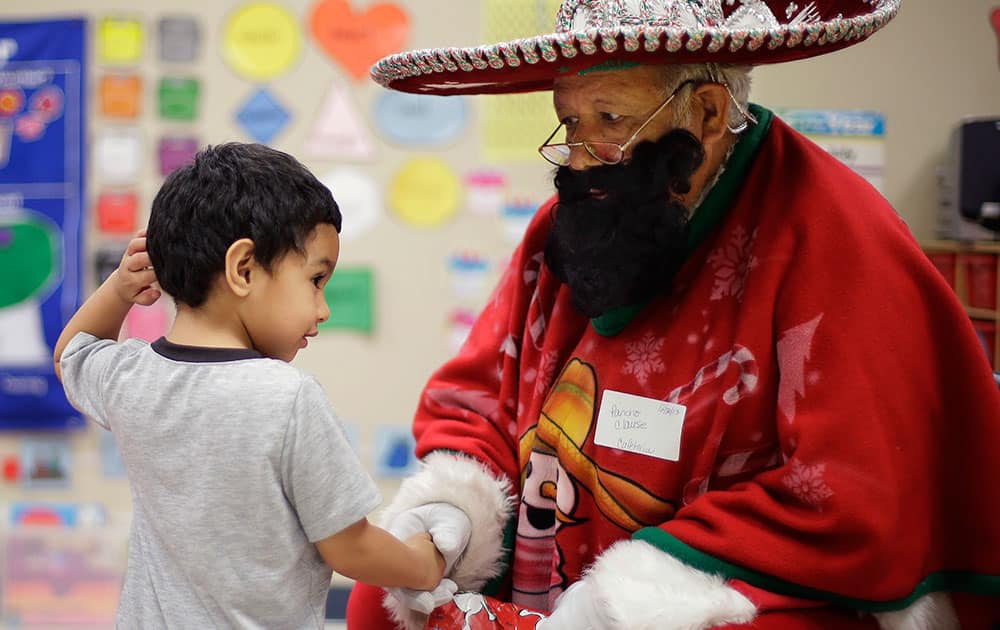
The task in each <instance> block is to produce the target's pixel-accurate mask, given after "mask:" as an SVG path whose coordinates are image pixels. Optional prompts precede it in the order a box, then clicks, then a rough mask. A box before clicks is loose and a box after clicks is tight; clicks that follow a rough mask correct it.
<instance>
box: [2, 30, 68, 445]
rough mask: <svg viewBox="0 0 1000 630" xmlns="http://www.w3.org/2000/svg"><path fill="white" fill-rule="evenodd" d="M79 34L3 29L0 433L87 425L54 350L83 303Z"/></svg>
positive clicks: (62, 31) (66, 31)
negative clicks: (60, 375) (67, 391)
mask: <svg viewBox="0 0 1000 630" xmlns="http://www.w3.org/2000/svg"><path fill="white" fill-rule="evenodd" d="M85 34H86V22H84V21H83V20H58V21H33V22H0V429H66V428H73V427H78V426H82V425H83V419H82V418H81V417H80V416H79V414H78V413H77V412H76V411H75V410H74V409H73V408H72V407H71V406H70V405H69V403H68V402H67V401H66V397H65V395H64V394H63V389H62V385H60V383H59V381H58V379H56V375H55V370H54V368H53V366H52V348H53V346H54V345H55V342H56V339H57V338H58V337H59V332H60V331H61V330H62V326H63V324H65V323H66V321H68V320H69V318H70V317H71V316H72V315H73V312H74V311H75V310H76V308H77V306H78V305H79V304H80V300H81V290H82V278H81V268H82V265H81V253H80V247H81V238H82V233H83V210H84V199H85V196H84V190H83V187H84V126H85V117H84V89H85V86H86V80H85V71H86V67H85V63H84V59H85V56H84V55H85V51H86V45H85Z"/></svg>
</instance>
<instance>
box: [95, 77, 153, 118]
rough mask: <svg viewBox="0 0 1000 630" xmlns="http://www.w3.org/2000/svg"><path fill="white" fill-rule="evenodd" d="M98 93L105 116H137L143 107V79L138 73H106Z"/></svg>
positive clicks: (102, 112)
mask: <svg viewBox="0 0 1000 630" xmlns="http://www.w3.org/2000/svg"><path fill="white" fill-rule="evenodd" d="M98 93H99V94H100V102H101V114H103V115H104V116H108V117H111V118H135V117H137V116H138V115H139V112H140V111H141V109H142V79H140V78H139V77H138V76H137V75H134V74H129V75H117V74H109V75H105V76H103V77H101V82H100V85H99V86H98Z"/></svg>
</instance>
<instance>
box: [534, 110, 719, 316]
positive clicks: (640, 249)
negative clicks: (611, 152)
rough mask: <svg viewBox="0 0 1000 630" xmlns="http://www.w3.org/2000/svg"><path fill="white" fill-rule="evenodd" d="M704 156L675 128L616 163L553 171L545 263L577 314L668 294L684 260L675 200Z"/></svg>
mask: <svg viewBox="0 0 1000 630" xmlns="http://www.w3.org/2000/svg"><path fill="white" fill-rule="evenodd" d="M704 156H705V154H704V149H703V147H702V145H701V143H700V142H699V141H698V139H697V138H695V137H694V136H693V135H692V134H691V133H690V132H688V131H686V130H683V129H675V130H673V131H671V132H670V133H668V134H666V135H665V136H663V137H662V138H660V139H659V140H657V141H655V142H643V143H641V144H639V145H637V146H636V147H635V149H634V150H633V151H632V157H631V159H630V160H628V161H627V162H623V163H621V164H616V165H613V166H605V165H601V166H595V167H592V168H588V169H586V170H583V171H574V170H572V169H570V168H569V167H567V166H561V167H559V169H558V170H557V171H556V175H555V186H556V189H557V191H558V193H559V201H558V203H557V204H556V207H555V220H554V223H553V226H552V231H551V232H550V233H549V236H548V241H547V242H546V244H545V262H546V264H547V265H548V266H549V269H551V270H552V273H554V274H555V276H556V277H557V278H559V279H560V280H561V281H562V282H564V283H565V284H567V285H568V286H569V288H570V292H571V295H572V301H573V306H574V307H575V308H576V309H577V310H578V311H579V312H580V313H582V314H583V315H585V316H587V317H597V316H598V315H602V314H604V313H607V312H608V311H610V310H612V309H614V308H618V307H621V306H628V305H634V304H641V303H643V302H645V301H646V300H648V299H650V298H652V297H654V296H657V295H668V294H669V293H670V291H671V290H672V286H673V278H674V275H675V274H676V273H677V271H678V270H679V269H680V266H681V264H682V263H683V262H684V258H685V256H686V254H687V239H688V211H687V208H686V207H685V206H684V205H683V204H682V203H681V202H680V201H679V199H678V198H679V196H681V195H684V194H686V193H688V192H690V190H691V175H692V173H694V172H695V170H697V168H698V166H700V165H701V163H702V161H703V160H704ZM595 191H596V192H597V193H598V194H597V196H595V194H594V193H595Z"/></svg>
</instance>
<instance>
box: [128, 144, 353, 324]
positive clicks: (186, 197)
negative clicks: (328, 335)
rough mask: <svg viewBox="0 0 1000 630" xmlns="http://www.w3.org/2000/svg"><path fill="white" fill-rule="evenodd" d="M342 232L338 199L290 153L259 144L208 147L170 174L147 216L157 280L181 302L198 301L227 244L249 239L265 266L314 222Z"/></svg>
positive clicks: (292, 247) (300, 243) (299, 245)
mask: <svg viewBox="0 0 1000 630" xmlns="http://www.w3.org/2000/svg"><path fill="white" fill-rule="evenodd" d="M323 223H326V224H331V225H333V226H334V227H335V228H336V229H337V231H338V232H340V224H341V216H340V209H339V208H338V207H337V202H336V201H334V199H333V195H332V194H331V193H330V191H329V189H327V187H326V186H324V185H323V184H321V183H320V182H319V180H317V179H316V177H315V176H313V174H312V173H310V172H309V170H308V169H306V167H305V166H303V165H302V164H300V163H299V161H298V160H296V159H295V158H294V157H292V156H290V155H288V154H287V153H282V152H281V151H277V150H275V149H272V148H270V147H267V146H264V145H261V144H246V143H240V142H230V143H226V144H220V145H216V146H209V147H207V148H205V149H204V150H202V151H200V152H199V153H198V155H196V156H195V159H194V163H193V164H188V165H187V166H183V167H181V168H179V169H177V170H176V171H174V172H173V173H171V174H170V176H168V177H167V179H166V181H165V182H164V183H163V186H162V187H161V188H160V191H159V192H158V193H157V195H156V198H155V199H154V200H153V208H152V211H151V213H150V217H149V226H148V228H147V242H146V247H147V249H148V251H149V257H150V259H151V260H152V262H153V269H154V270H155V271H156V277H157V280H158V281H159V283H160V287H161V288H162V289H163V291H165V292H166V293H168V294H170V295H171V296H173V298H174V300H176V301H177V302H178V303H181V304H186V305H188V306H191V307H197V306H201V304H203V303H204V302H205V300H206V298H207V297H208V292H209V288H210V287H211V284H212V282H213V281H214V280H215V277H216V275H217V274H219V273H221V272H222V271H223V270H224V269H225V257H226V250H228V249H229V246H230V245H232V244H233V243H234V242H236V241H237V240H239V239H241V238H249V239H251V240H252V241H253V242H254V258H255V259H256V260H257V262H259V263H260V264H261V265H262V266H263V267H264V269H266V270H268V271H270V270H271V265H272V264H273V263H275V262H277V261H278V260H280V259H281V257H282V256H284V255H285V254H288V253H290V252H293V251H294V252H298V253H300V254H301V253H304V252H305V242H306V239H307V238H308V236H309V235H310V234H311V233H312V231H313V230H314V229H315V228H316V226H317V225H319V224H323Z"/></svg>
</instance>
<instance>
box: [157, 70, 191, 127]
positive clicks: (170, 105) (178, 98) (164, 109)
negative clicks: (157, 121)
mask: <svg viewBox="0 0 1000 630" xmlns="http://www.w3.org/2000/svg"><path fill="white" fill-rule="evenodd" d="M200 92H201V86H200V84H199V83H198V80H197V79H182V78H177V77H166V78H163V79H160V84H159V89H158V90H157V93H158V95H159V99H158V100H159V111H160V118H163V119H165V120H194V119H195V118H197V117H198V95H199V94H200Z"/></svg>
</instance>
